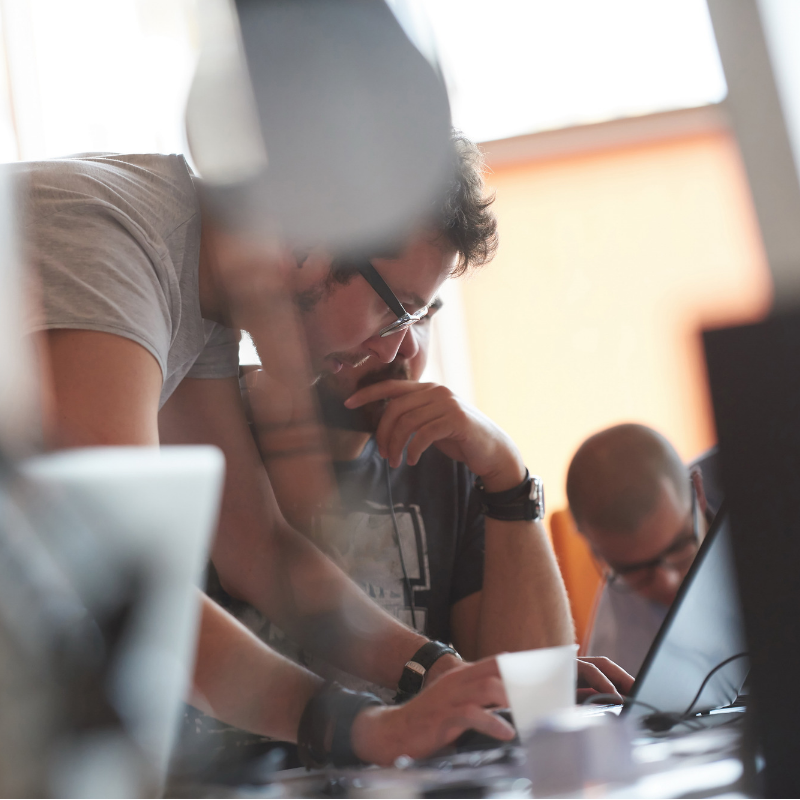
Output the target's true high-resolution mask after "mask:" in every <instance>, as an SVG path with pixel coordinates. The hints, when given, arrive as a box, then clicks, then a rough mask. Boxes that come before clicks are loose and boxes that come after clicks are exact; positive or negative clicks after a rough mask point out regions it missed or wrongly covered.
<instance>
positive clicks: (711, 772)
mask: <svg viewBox="0 0 800 800" xmlns="http://www.w3.org/2000/svg"><path fill="white" fill-rule="evenodd" d="M739 722H741V718H740V717H739V715H737V716H736V718H731V719H727V720H725V721H724V722H722V723H721V724H719V723H718V724H717V725H716V727H710V728H708V729H704V730H696V731H688V732H686V733H672V734H671V735H666V736H646V737H644V736H643V737H641V738H635V739H634V740H633V741H632V742H631V743H630V744H629V745H628V747H629V755H630V761H629V765H628V768H627V770H626V772H627V774H624V775H621V776H620V778H619V780H614V779H611V780H609V779H608V776H607V775H606V776H603V777H602V778H601V779H600V780H593V779H592V778H591V777H590V776H589V777H587V776H586V775H583V776H580V775H577V774H576V772H575V770H567V772H568V773H569V774H563V772H564V770H562V774H558V772H559V765H558V764H554V763H553V760H552V759H551V760H547V759H546V760H545V762H544V764H543V763H542V762H541V759H540V761H539V763H538V764H537V763H536V757H535V756H533V757H532V756H531V754H529V752H528V750H527V749H526V748H524V747H504V748H500V749H495V750H485V751H478V752H473V753H461V754H457V755H445V756H441V757H439V758H436V759H431V760H429V761H427V762H424V763H417V764H412V763H409V764H408V765H403V764H401V765H399V766H396V767H391V768H386V769H378V768H374V767H373V768H364V769H350V770H320V771H312V772H308V771H306V770H304V769H299V770H285V771H283V772H277V773H273V775H272V776H271V779H270V781H269V782H268V783H265V784H263V785H259V786H252V785H249V786H221V785H218V784H203V785H199V784H191V785H189V784H184V785H171V786H170V787H169V790H168V794H167V796H168V797H237V798H253V797H282V798H295V797H298V798H299V797H353V798H360V797H431V798H438V797H496V798H499V797H504V798H514V797H559V796H563V797H592V798H601V797H608V798H670V797H717V796H722V795H724V796H725V797H737V796H738V797H745V796H746V795H745V794H744V786H743V776H744V769H743V765H742V761H741V759H740V757H739V751H740V741H741V729H742V725H741V724H736V723H739ZM607 740H608V737H604V739H602V740H596V741H595V742H594V743H593V744H592V745H591V746H590V749H593V750H594V751H596V752H588V751H586V742H585V741H584V742H583V743H576V748H577V749H578V750H579V751H580V752H578V753H576V757H577V758H578V759H579V760H580V762H581V763H583V764H589V763H590V762H592V760H593V759H597V758H598V757H600V758H605V755H606V754H605V752H603V750H604V746H605V745H604V744H603V742H605V741H607ZM598 742H600V743H599V744H598ZM558 746H559V747H560V748H561V749H562V750H563V743H559V745H558ZM581 748H583V749H582V750H581ZM539 752H540V753H541V752H543V749H542V748H540V750H539ZM562 766H563V762H562Z"/></svg>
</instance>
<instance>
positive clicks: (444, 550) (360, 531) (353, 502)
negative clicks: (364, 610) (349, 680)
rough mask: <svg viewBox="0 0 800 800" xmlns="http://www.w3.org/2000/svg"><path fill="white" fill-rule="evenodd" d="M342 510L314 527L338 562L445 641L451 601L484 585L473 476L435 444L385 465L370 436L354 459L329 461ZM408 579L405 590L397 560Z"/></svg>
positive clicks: (394, 609)
mask: <svg viewBox="0 0 800 800" xmlns="http://www.w3.org/2000/svg"><path fill="white" fill-rule="evenodd" d="M334 469H335V472H336V478H337V482H338V484H339V492H340V495H341V498H342V506H343V508H344V511H343V512H342V513H337V514H332V513H323V514H321V515H320V516H319V517H318V518H317V519H316V520H315V525H316V526H318V530H317V531H316V533H317V535H318V536H319V537H320V540H321V541H324V542H326V549H327V550H328V551H329V552H331V551H332V552H333V554H334V555H333V557H334V560H335V561H337V563H338V564H339V566H340V567H342V569H343V570H344V571H345V572H346V573H347V574H348V575H350V577H351V578H352V579H353V580H354V581H355V582H356V583H357V584H358V585H359V586H361V588H362V589H364V591H365V592H366V593H367V594H368V595H369V596H370V597H371V598H372V599H373V600H375V602H376V603H378V604H379V605H380V606H382V607H383V608H385V609H386V610H387V611H388V612H389V613H390V614H392V615H393V616H395V617H397V618H398V619H400V620H401V621H402V622H404V623H406V624H407V625H412V613H411V605H412V601H413V607H414V614H413V616H414V618H415V619H414V621H415V623H416V628H417V630H419V631H420V632H422V633H424V634H425V635H426V636H428V637H430V638H432V639H439V640H441V641H445V642H448V641H450V638H451V632H450V608H451V606H452V605H453V604H454V603H457V602H458V601H459V600H461V599H463V598H464V597H467V596H468V595H470V594H473V593H475V592H479V591H480V590H481V588H482V585H483V556H484V524H483V515H482V514H481V513H480V503H479V500H478V497H477V494H476V492H475V489H474V485H473V482H474V476H473V475H472V473H470V471H469V470H468V469H467V468H466V466H465V465H464V464H461V463H460V462H457V461H453V460H452V459H451V458H448V457H447V456H445V455H444V454H443V453H442V452H440V451H439V450H438V449H436V448H435V447H430V448H429V449H428V450H426V451H425V452H424V453H423V454H422V457H421V458H420V460H419V462H418V463H417V464H416V465H415V466H413V467H409V466H408V465H407V464H406V463H405V461H404V462H403V464H402V465H401V466H400V467H398V468H397V469H390V470H389V474H390V480H391V494H392V500H393V505H394V512H395V518H396V520H397V529H398V533H399V542H398V541H397V537H396V536H395V531H394V525H393V522H392V517H391V512H390V506H389V491H388V487H387V482H386V470H387V469H388V467H387V465H386V462H384V460H383V459H382V458H381V457H380V455H379V453H378V447H377V444H376V442H375V440H374V439H370V440H369V442H368V443H367V446H366V448H365V449H364V451H363V453H362V454H361V455H360V456H359V457H358V458H357V459H355V460H353V461H341V462H335V463H334ZM401 550H402V560H403V561H405V567H406V572H407V575H408V578H409V583H410V586H411V593H412V595H413V597H412V598H409V596H408V591H407V587H406V584H405V581H404V577H403V567H402V562H401Z"/></svg>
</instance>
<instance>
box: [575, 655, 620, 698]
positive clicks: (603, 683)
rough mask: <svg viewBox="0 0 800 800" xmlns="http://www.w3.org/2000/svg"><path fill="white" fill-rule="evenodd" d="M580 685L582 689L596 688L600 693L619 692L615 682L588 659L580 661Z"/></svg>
mask: <svg viewBox="0 0 800 800" xmlns="http://www.w3.org/2000/svg"><path fill="white" fill-rule="evenodd" d="M578 686H579V687H580V688H581V689H594V690H595V691H596V692H600V694H617V689H616V687H615V686H614V684H613V683H611V681H610V680H609V679H608V678H607V677H606V676H605V675H603V673H602V672H601V671H600V670H599V669H598V668H597V667H596V666H595V665H594V664H592V663H590V662H588V661H578Z"/></svg>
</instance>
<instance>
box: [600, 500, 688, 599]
mask: <svg viewBox="0 0 800 800" xmlns="http://www.w3.org/2000/svg"><path fill="white" fill-rule="evenodd" d="M691 526H692V530H691V532H689V533H685V534H683V535H679V536H678V537H677V538H676V539H675V540H674V541H673V542H672V544H670V545H669V546H668V547H666V548H664V550H662V551H661V552H660V553H659V554H658V555H657V556H656V557H655V558H650V559H648V560H647V561H640V562H638V563H636V564H625V565H620V566H615V567H612V566H611V565H609V564H607V563H606V562H605V561H603V562H602V568H601V570H602V573H603V575H604V577H605V579H606V581H608V583H609V585H611V586H613V587H614V588H628V589H636V588H639V587H643V586H645V585H647V584H648V583H649V582H650V581H651V580H652V579H653V577H654V575H655V571H656V570H657V569H665V568H666V569H671V570H677V571H681V572H682V571H683V570H684V569H687V568H688V567H689V565H690V564H691V563H692V561H693V560H694V557H695V555H696V554H697V548H698V546H699V544H700V524H699V507H698V504H697V495H696V493H695V490H694V486H692V509H691Z"/></svg>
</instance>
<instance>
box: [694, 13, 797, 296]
mask: <svg viewBox="0 0 800 800" xmlns="http://www.w3.org/2000/svg"><path fill="white" fill-rule="evenodd" d="M708 7H709V11H710V12H711V19H712V22H713V24H714V33H715V35H716V37H717V46H718V47H719V53H720V56H721V58H722V65H723V67H724V69H725V79H726V80H727V82H728V98H727V100H726V106H727V108H728V110H729V112H730V117H731V120H732V121H733V128H734V132H735V133H736V139H737V142H738V144H739V149H740V151H741V154H742V159H743V161H744V165H745V168H746V170H747V178H748V182H749V184H750V190H751V193H752V196H753V204H754V205H755V210H756V213H757V215H758V224H759V227H760V229H761V238H762V240H763V242H764V250H765V251H766V255H767V261H768V263H769V268H770V271H771V272H772V278H773V280H774V283H775V307H776V309H779V310H784V309H787V308H793V307H796V306H797V304H798V301H800V269H798V264H800V225H798V222H797V221H798V219H800V96H799V95H798V90H800V57H798V49H797V44H796V43H797V38H798V36H800V6H798V4H797V3H796V2H794V0H737V2H735V3H731V2H728V0H709V2H708Z"/></svg>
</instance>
